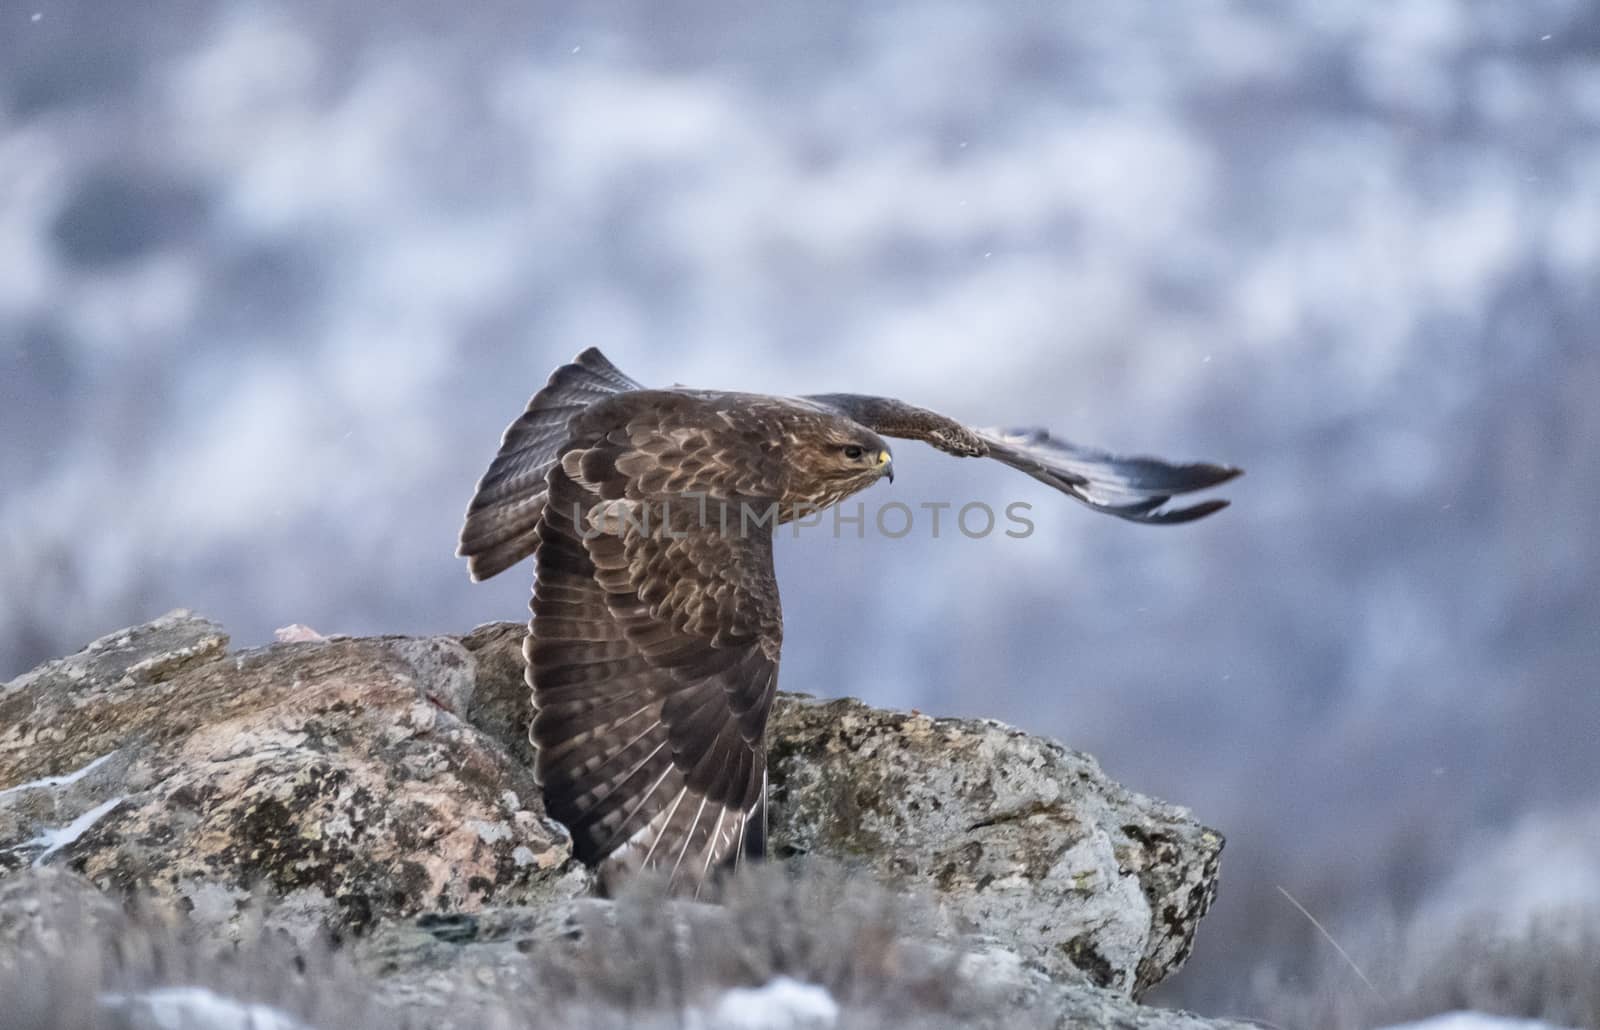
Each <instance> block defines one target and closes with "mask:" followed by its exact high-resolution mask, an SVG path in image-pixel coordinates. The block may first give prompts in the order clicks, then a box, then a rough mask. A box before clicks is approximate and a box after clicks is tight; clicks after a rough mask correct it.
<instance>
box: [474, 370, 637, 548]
mask: <svg viewBox="0 0 1600 1030" xmlns="http://www.w3.org/2000/svg"><path fill="white" fill-rule="evenodd" d="M642 389H644V386H643V384H641V383H638V382H635V381H634V380H633V379H630V378H629V377H628V376H626V375H624V374H623V373H622V372H621V371H619V370H618V369H617V367H616V366H615V365H613V364H612V363H611V362H610V361H608V360H606V356H605V355H604V354H601V353H600V351H599V350H598V349H597V348H594V347H590V348H589V349H588V350H586V351H584V352H583V353H582V354H579V355H578V356H577V357H575V358H573V359H572V361H571V363H570V364H566V365H562V366H561V367H560V368H558V369H556V370H555V371H554V372H552V373H550V380H549V382H547V383H545V385H544V389H542V390H540V391H539V392H538V393H536V394H534V395H533V399H532V400H531V401H529V402H528V408H527V410H526V411H524V412H523V413H522V415H521V417H519V418H518V419H517V420H516V421H515V422H513V423H511V425H510V426H508V427H507V428H506V431H505V435H504V436H503V437H501V439H500V451H499V453H497V454H496V455H495V456H494V461H492V462H490V463H489V470H488V471H487V472H485V473H484V474H483V478H482V479H480V480H479V481H478V488H477V490H476V492H475V493H474V494H473V496H472V502H471V503H470V504H468V505H467V517H466V523H465V524H464V525H463V526H462V527H461V542H460V545H459V546H458V547H457V548H456V554H458V555H460V556H461V557H463V558H465V559H467V570H468V571H469V572H470V573H471V574H472V578H473V579H474V580H484V579H488V578H489V577H490V576H493V575H496V574H497V573H500V572H504V571H505V570H506V569H508V568H510V567H511V566H513V565H515V564H516V563H517V562H519V561H521V560H522V559H524V558H526V557H528V556H529V555H530V554H532V553H533V550H534V548H535V547H537V546H538V544H539V530H538V526H539V516H540V515H541V514H542V513H543V511H544V503H545V474H546V473H547V472H549V471H550V466H551V464H552V463H553V462H554V461H555V459H556V455H557V454H558V453H559V452H560V449H561V445H562V444H563V443H564V442H565V441H566V438H567V423H568V422H569V421H570V420H571V419H572V416H574V415H576V414H577V413H578V412H580V411H582V410H583V409H584V408H587V407H588V406H589V405H591V404H593V403H594V402H595V401H599V400H604V399H605V398H607V397H610V396H613V395H615V394H619V393H627V392H628V391H630V390H642Z"/></svg>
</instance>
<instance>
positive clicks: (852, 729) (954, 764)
mask: <svg viewBox="0 0 1600 1030" xmlns="http://www.w3.org/2000/svg"><path fill="white" fill-rule="evenodd" d="M772 740H773V743H772V752H771V756H770V758H769V764H770V769H771V784H772V837H773V840H774V841H775V842H776V844H777V845H778V846H779V847H780V848H785V849H787V850H789V851H803V852H814V853H818V854H824V855H829V856H832V857H835V858H839V859H845V860H854V861H859V862H861V863H864V864H865V865H867V866H869V867H870V868H871V869H873V870H874V871H875V872H876V873H878V874H879V876H880V878H882V879H885V880H889V881H890V882H896V883H909V884H916V885H920V886H923V887H926V888H928V889H929V890H931V891H933V892H934V894H935V895H936V896H937V897H938V898H939V899H940V900H941V902H942V905H941V911H942V912H943V914H944V915H945V917H946V918H947V920H948V926H949V928H950V929H951V930H953V931H956V932H959V933H966V934H980V935H983V936H985V937H989V938H992V939H994V940H996V941H997V942H998V943H1000V944H1003V945H1004V946H1006V947H1008V948H1011V949H1013V950H1015V951H1017V952H1018V953H1020V954H1021V955H1023V956H1024V957H1026V958H1028V959H1030V960H1033V961H1035V962H1037V963H1039V964H1040V965H1041V966H1042V967H1043V968H1045V969H1047V970H1049V971H1050V972H1052V973H1054V974H1056V975H1058V976H1064V975H1067V974H1068V973H1070V972H1073V971H1081V972H1083V973H1084V974H1086V975H1087V976H1088V978H1089V979H1090V980H1091V981H1092V982H1093V983H1095V984H1096V985H1098V986H1101V987H1111V988H1114V989H1116V990H1120V991H1125V992H1129V993H1132V994H1134V995H1137V994H1139V993H1140V992H1142V991H1143V990H1144V989H1146V988H1148V987H1151V986H1153V985H1154V984H1156V983H1158V982H1159V981H1160V980H1161V979H1163V978H1164V977H1165V976H1167V974H1169V973H1171V972H1172V971H1173V970H1175V969H1177V968H1178V966H1179V965H1181V964H1182V963H1183V960H1184V959H1186V958H1187V957H1188V956H1189V951H1190V949H1191V948H1192V946H1193V944H1194V933H1195V928H1196V927H1197V926H1198V925H1199V923H1200V917H1201V916H1203V915H1205V913H1206V910H1207V909H1208V908H1209V907H1210V905H1211V899H1212V897H1213V896H1214V895H1215V894H1216V886H1217V864H1218V859H1219V857H1220V855H1221V852H1222V837H1221V836H1220V835H1219V834H1218V833H1216V832H1215V831H1214V830H1209V829H1206V828H1205V827H1203V826H1201V825H1199V824H1198V823H1196V822H1195V821H1194V819H1193V818H1192V817H1191V816H1190V815H1189V813H1188V812H1187V811H1185V810H1183V809H1181V808H1174V807H1173V806H1171V805H1166V804H1162V803H1161V802H1159V801H1154V800H1152V799H1150V798H1147V797H1145V796H1143V795H1141V794H1135V793H1133V792H1132V791H1130V790H1127V789H1126V788H1124V787H1121V786H1119V785H1118V784H1116V783H1114V782H1112V781H1111V780H1110V779H1108V778H1107V777H1106V775H1105V774H1104V773H1103V772H1101V771H1100V766H1099V765H1098V764H1096V762H1095V760H1094V759H1093V758H1090V757H1089V756H1088V755H1084V754H1080V753H1078V752H1076V751H1069V750H1067V749H1066V748H1064V747H1062V746H1061V745H1059V744H1057V743H1055V742H1054V741H1049V740H1044V739H1042V738H1039V737H1033V736H1029V735H1028V734H1026V733H1021V732H1019V731H1017V730H1014V729H1012V728H1010V727H1009V726H1004V725H1002V724H1000V723H997V722H992V721H987V720H965V719H932V718H929V717H928V716H925V715H914V714H907V713H904V712H887V711H882V710H879V709H875V708H869V707H867V706H866V705H863V704H861V703H860V702H859V701H854V700H841V701H824V702H819V701H812V700H807V699H802V698H788V699H785V700H784V702H783V703H781V704H780V705H779V706H778V709H777V711H776V713H775V716H774V720H773V724H772Z"/></svg>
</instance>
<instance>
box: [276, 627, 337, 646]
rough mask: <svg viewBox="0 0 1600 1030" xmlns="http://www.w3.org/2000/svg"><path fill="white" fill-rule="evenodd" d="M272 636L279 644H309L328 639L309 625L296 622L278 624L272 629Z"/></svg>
mask: <svg viewBox="0 0 1600 1030" xmlns="http://www.w3.org/2000/svg"><path fill="white" fill-rule="evenodd" d="M272 636H273V639H274V640H276V641H277V642H278V643H280V644H311V643H319V642H321V641H323V640H327V639H328V638H327V637H326V636H324V635H322V634H321V633H318V632H317V631H316V630H314V629H312V628H311V627H310V626H303V625H301V624H300V623H298V622H296V623H291V624H290V625H288V626H279V627H278V628H277V629H275V630H273V631H272Z"/></svg>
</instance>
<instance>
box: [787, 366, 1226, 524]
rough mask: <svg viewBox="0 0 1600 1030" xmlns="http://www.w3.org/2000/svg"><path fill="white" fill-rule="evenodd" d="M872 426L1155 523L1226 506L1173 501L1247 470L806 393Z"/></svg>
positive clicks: (887, 402) (892, 404)
mask: <svg viewBox="0 0 1600 1030" xmlns="http://www.w3.org/2000/svg"><path fill="white" fill-rule="evenodd" d="M805 399H806V400H808V401H811V402H812V403H815V404H820V405H822V406H824V407H827V408H830V409H832V410H834V411H837V412H839V413H840V414H843V415H846V416H848V417H849V418H851V419H854V420H855V421H857V422H859V423H861V424H862V425H864V426H866V427H867V428H868V429H871V430H872V431H873V432H876V433H880V434H882V435H884V436H894V437H900V438H902V439H907V440H921V441H923V442H925V443H929V444H932V445H933V446H934V447H937V448H939V449H940V450H942V451H945V452H947V453H949V454H955V455H959V456H961V457H969V458H978V457H987V458H994V459H995V460H996V461H1000V462H1003V463H1005V464H1007V465H1010V466H1011V467H1012V468H1014V469H1020V470H1021V471H1023V472H1026V473H1027V474H1028V475H1030V476H1032V477H1033V478H1034V479H1037V480H1039V481H1040V482H1041V483H1047V484H1049V485H1050V486H1053V487H1055V488H1056V489H1057V490H1060V491H1061V492H1062V493H1065V494H1067V495H1068V496H1070V497H1073V498H1075V499H1076V500H1078V501H1081V502H1083V503H1084V504H1086V505H1088V506H1089V507H1091V508H1093V509H1094V510H1095V511H1102V512H1105V513H1106V514H1108V515H1115V516H1117V517H1118V518H1123V519H1128V520H1129V521H1132V522H1144V523H1148V524H1151V525H1172V524H1175V523H1179V522H1193V521H1194V520H1195V519H1198V518H1204V517H1205V516H1207V515H1210V514H1211V513H1212V512H1214V511H1218V510H1220V509H1222V508H1226V507H1227V506H1228V502H1227V501H1224V500H1210V501H1202V502H1201V503H1199V504H1192V505H1188V506H1185V507H1176V508H1168V507H1166V504H1167V502H1168V501H1170V500H1172V498H1173V497H1175V496H1177V495H1178V494H1186V493H1192V492H1194V491H1196V490H1204V489H1207V488H1208V487H1213V486H1217V485H1219V484H1221V483H1226V482H1227V481H1228V480H1230V479H1232V478H1234V477H1235V476H1237V475H1239V474H1240V473H1241V472H1242V471H1243V470H1241V469H1237V468H1233V467H1231V466H1227V465H1212V464H1209V463H1205V462H1193V463H1189V464H1183V465H1176V464H1173V463H1171V462H1167V461H1162V460H1161V459H1159V458H1146V457H1120V456H1118V455H1115V454H1109V453H1107V452H1105V451H1100V450H1094V449H1092V448H1088V447H1080V446H1078V445H1076V444H1071V443H1068V442H1066V441H1065V440H1058V439H1056V438H1055V437H1053V436H1051V435H1050V434H1049V433H1048V432H1047V431H1045V430H1043V429H975V428H972V427H970V426H964V425H962V424H961V423H959V422H956V421H955V420H954V419H949V418H946V417H945V416H943V415H940V414H938V413H937V412H933V411H929V410H927V409H926V408H918V407H915V406H913V405H910V404H906V403H904V402H903V401H897V400H891V399H889V398H887V397H868V396H864V395H862V394H853V393H831V394H819V395H816V396H811V397H807V398H805Z"/></svg>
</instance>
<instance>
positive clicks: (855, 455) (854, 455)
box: [844, 444, 867, 461]
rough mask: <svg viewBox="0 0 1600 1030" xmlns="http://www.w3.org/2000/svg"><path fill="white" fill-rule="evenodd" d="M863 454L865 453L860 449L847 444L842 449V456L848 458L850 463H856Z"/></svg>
mask: <svg viewBox="0 0 1600 1030" xmlns="http://www.w3.org/2000/svg"><path fill="white" fill-rule="evenodd" d="M865 453H867V452H866V451H864V450H862V449H861V448H860V447H857V446H856V445H855V444H849V445H848V446H846V447H845V449H844V456H845V457H846V458H849V459H850V460H851V461H856V460H857V459H859V458H860V457H861V456H862V455H863V454H865Z"/></svg>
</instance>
